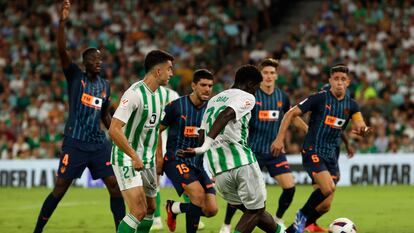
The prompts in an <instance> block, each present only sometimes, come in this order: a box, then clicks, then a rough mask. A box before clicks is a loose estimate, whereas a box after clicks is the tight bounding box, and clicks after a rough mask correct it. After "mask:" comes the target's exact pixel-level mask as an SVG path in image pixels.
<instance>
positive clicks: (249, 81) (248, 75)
mask: <svg viewBox="0 0 414 233" xmlns="http://www.w3.org/2000/svg"><path fill="white" fill-rule="evenodd" d="M262 81H263V77H262V74H261V73H260V71H259V70H258V69H257V67H256V66H253V65H243V66H241V67H240V68H238V69H237V71H236V77H235V78H234V85H233V87H234V88H239V89H241V90H244V91H246V92H249V93H250V94H253V95H254V94H255V93H256V91H257V89H258V88H259V86H260V83H261V82H262Z"/></svg>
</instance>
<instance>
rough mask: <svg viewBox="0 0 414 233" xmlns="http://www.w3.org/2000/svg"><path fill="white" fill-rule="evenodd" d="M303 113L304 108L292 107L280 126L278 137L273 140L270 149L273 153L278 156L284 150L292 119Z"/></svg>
mask: <svg viewBox="0 0 414 233" xmlns="http://www.w3.org/2000/svg"><path fill="white" fill-rule="evenodd" d="M301 115H302V110H301V109H300V108H299V107H298V106H295V107H293V108H291V109H290V110H289V111H288V112H287V113H286V114H285V115H284V116H283V119H282V122H281V124H280V127H279V133H278V134H277V137H276V139H275V140H274V141H273V143H272V145H271V146H270V150H271V152H272V153H273V155H276V156H278V155H279V154H280V153H281V152H283V151H284V140H285V136H286V132H287V129H288V128H289V125H290V123H291V122H292V119H294V118H296V117H300V116H301Z"/></svg>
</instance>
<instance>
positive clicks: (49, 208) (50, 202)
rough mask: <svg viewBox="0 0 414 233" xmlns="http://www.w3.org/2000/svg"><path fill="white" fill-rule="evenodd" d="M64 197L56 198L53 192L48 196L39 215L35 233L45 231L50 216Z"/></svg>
mask: <svg viewBox="0 0 414 233" xmlns="http://www.w3.org/2000/svg"><path fill="white" fill-rule="evenodd" d="M61 199H62V198H56V197H54V196H53V194H52V193H50V194H49V196H47V197H46V200H45V201H44V202H43V206H42V209H41V210H40V213H39V216H38V217H37V223H36V228H35V230H34V233H40V232H42V231H43V228H44V227H45V225H46V223H47V221H48V220H49V218H50V216H52V214H53V211H55V209H56V206H57V205H58V204H59V202H60V200H61Z"/></svg>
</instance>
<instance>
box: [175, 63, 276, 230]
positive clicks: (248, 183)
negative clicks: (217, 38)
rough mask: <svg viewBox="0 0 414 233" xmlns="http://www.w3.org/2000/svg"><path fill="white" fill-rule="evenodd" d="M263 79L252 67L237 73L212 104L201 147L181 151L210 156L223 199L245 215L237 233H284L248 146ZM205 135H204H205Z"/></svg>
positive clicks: (244, 68)
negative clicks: (270, 209) (267, 207)
mask: <svg viewBox="0 0 414 233" xmlns="http://www.w3.org/2000/svg"><path fill="white" fill-rule="evenodd" d="M262 80H263V78H262V75H261V73H260V71H259V70H258V69H257V68H256V67H255V66H252V65H245V66H242V67H240V68H239V69H238V70H237V71H236V75H235V80H234V85H233V87H232V88H231V89H229V90H226V91H223V92H221V93H219V94H218V95H216V96H214V97H213V98H211V99H210V100H209V101H208V104H207V108H206V112H205V113H204V116H203V121H202V124H201V129H202V130H204V131H205V132H204V133H205V140H204V143H203V145H202V146H201V147H197V148H194V149H187V150H185V151H180V152H179V155H182V156H194V155H200V154H204V153H205V154H206V156H207V157H208V161H209V168H210V171H211V172H212V174H213V175H214V176H215V178H216V187H217V190H218V191H219V192H220V193H221V195H222V196H223V198H224V199H225V200H226V201H227V202H228V203H230V204H231V205H233V206H236V207H237V208H238V209H240V210H242V211H243V215H242V217H241V218H240V220H239V222H238V224H237V225H236V230H235V232H252V231H253V229H254V228H255V227H256V226H258V227H259V228H260V229H262V230H263V231H265V232H273V233H274V232H281V227H280V225H278V224H276V222H275V221H274V219H273V217H272V215H270V214H269V213H268V212H266V211H265V201H266V188H265V184H264V180H263V176H262V173H261V171H260V168H259V165H258V163H257V160H256V157H255V156H254V154H253V152H252V150H251V149H250V147H249V146H248V144H247V138H248V134H249V132H248V127H249V120H250V117H251V110H252V109H253V107H254V105H255V102H256V99H255V96H254V94H255V93H256V91H257V89H258V88H259V85H260V83H261V82H262ZM204 133H203V134H204Z"/></svg>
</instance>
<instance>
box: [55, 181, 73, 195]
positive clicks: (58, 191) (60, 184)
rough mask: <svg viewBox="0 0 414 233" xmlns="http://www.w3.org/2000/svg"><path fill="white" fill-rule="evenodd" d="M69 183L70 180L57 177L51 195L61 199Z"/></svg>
mask: <svg viewBox="0 0 414 233" xmlns="http://www.w3.org/2000/svg"><path fill="white" fill-rule="evenodd" d="M71 184H72V180H65V179H62V178H58V179H57V180H56V183H55V187H54V189H53V191H52V195H53V196H54V197H55V198H57V199H61V198H62V197H63V196H64V195H65V193H66V191H67V190H68V188H69V186H70V185H71Z"/></svg>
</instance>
